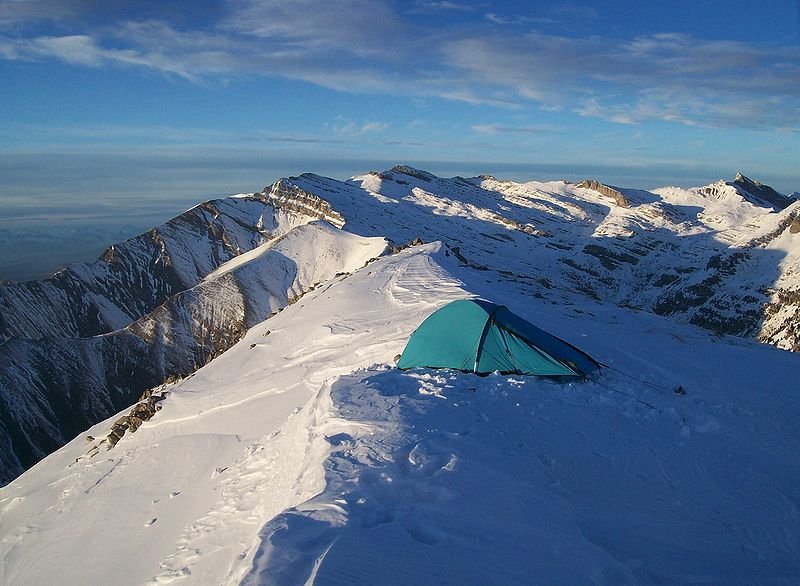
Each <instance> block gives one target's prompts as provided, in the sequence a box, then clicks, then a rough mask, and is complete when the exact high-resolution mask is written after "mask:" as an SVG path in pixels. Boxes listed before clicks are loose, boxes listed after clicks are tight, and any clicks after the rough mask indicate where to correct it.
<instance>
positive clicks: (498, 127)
mask: <svg viewBox="0 0 800 586" xmlns="http://www.w3.org/2000/svg"><path fill="white" fill-rule="evenodd" d="M472 130H474V131H475V132H477V133H479V134H548V133H553V132H556V131H557V129H556V128H555V127H553V126H547V125H544V124H539V125H533V126H531V125H522V126H509V125H503V124H476V125H474V126H472Z"/></svg>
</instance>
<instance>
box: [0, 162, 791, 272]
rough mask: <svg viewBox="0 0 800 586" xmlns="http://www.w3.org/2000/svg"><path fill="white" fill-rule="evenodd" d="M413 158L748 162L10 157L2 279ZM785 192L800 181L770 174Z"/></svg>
mask: <svg viewBox="0 0 800 586" xmlns="http://www.w3.org/2000/svg"><path fill="white" fill-rule="evenodd" d="M398 163H407V164H411V165H414V166H415V167H418V168H422V169H426V170H429V171H431V172H433V173H435V174H437V175H439V176H443V177H444V176H454V175H462V176H466V177H470V176H475V175H479V174H491V175H495V176H497V177H498V178H505V179H512V180H515V181H531V180H537V181H547V180H557V179H566V180H569V181H580V180H582V179H586V178H596V179H598V180H600V181H603V182H605V183H609V184H612V185H617V186H621V187H632V188H640V189H652V188H655V187H660V186H664V185H678V186H682V187H692V186H700V185H706V184H708V183H711V182H713V181H716V180H718V179H726V180H732V179H733V177H734V175H735V174H736V171H737V170H738V169H735V168H731V169H705V168H683V169H681V168H675V167H667V166H665V167H663V168H661V167H656V166H650V167H636V166H631V167H629V168H621V167H607V168H601V167H600V166H597V165H587V164H583V165H581V164H574V165H571V164H568V163H564V164H555V163H550V164H537V163H530V164H521V163H516V164H509V163H491V162H486V163H481V162H465V163H458V162H442V161H415V160H394V161H389V160H386V161H381V160H335V159H329V160H294V161H290V160H283V159H281V158H274V157H273V158H270V157H269V156H267V155H262V156H259V155H255V154H252V153H250V154H248V153H224V154H222V155H219V154H217V155H212V154H207V153H203V154H198V155H196V156H191V157H187V156H177V155H170V154H164V155H144V154H108V155H97V154H93V155H89V154H49V155H34V154H25V155H6V156H5V157H3V158H2V159H1V160H0V201H2V203H3V205H2V207H0V246H2V248H3V249H4V251H5V254H3V255H2V256H0V279H8V280H17V281H19V280H29V279H39V278H45V277H47V276H49V275H50V274H52V273H53V272H54V271H56V270H58V269H60V268H63V267H65V266H66V265H68V264H70V263H74V262H85V261H90V260H94V259H95V258H97V257H98V256H99V255H100V254H101V253H102V252H103V250H104V249H105V248H107V247H108V246H109V245H110V244H113V243H115V242H119V241H122V240H124V239H126V238H130V237H132V236H135V235H137V234H140V233H141V232H144V231H146V230H148V229H149V228H152V227H153V226H156V225H158V224H161V223H163V222H165V221H166V220H168V219H170V218H172V217H174V216H176V215H178V214H180V213H181V212H182V211H184V210H186V209H188V208H190V207H192V206H194V205H196V204H198V203H201V202H203V201H206V200H208V199H213V198H216V197H221V196H226V195H232V194H235V193H244V192H248V193H249V192H254V191H259V190H261V189H262V188H263V187H265V186H266V185H269V184H271V183H273V182H274V181H275V180H276V179H278V178H279V177H286V176H291V175H299V174H301V173H306V172H309V173H316V174H318V175H325V176H328V177H333V178H335V179H347V178H348V177H350V176H352V175H358V174H362V173H366V172H367V171H370V170H384V169H388V168H390V167H392V166H394V165H396V164H398ZM742 172H744V173H745V174H747V175H749V176H751V177H752V178H754V179H759V180H761V181H762V182H764V183H767V184H769V185H771V186H773V187H775V188H776V189H778V191H781V192H783V193H791V192H792V191H794V190H796V189H798V188H800V186H795V185H792V184H790V183H789V181H790V180H789V179H787V178H781V177H775V178H773V177H761V176H759V174H758V170H750V169H742Z"/></svg>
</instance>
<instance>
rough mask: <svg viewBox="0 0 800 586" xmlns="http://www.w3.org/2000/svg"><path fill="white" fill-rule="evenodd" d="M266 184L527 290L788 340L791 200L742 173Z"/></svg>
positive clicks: (794, 250) (791, 331)
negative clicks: (637, 184)
mask: <svg viewBox="0 0 800 586" xmlns="http://www.w3.org/2000/svg"><path fill="white" fill-rule="evenodd" d="M278 183H279V184H280V187H281V191H282V192H284V193H286V194H287V196H286V199H284V205H286V204H288V203H289V201H291V196H290V195H288V194H291V193H295V194H302V196H301V197H300V199H299V202H300V203H302V202H304V201H308V200H313V201H315V202H317V203H316V205H317V206H320V205H325V206H326V207H325V209H333V210H336V211H337V212H338V213H339V214H340V215H341V217H342V218H343V219H344V221H345V222H346V225H347V229H348V230H351V231H354V232H356V233H358V234H362V235H370V236H373V235H379V234H380V235H383V236H386V237H387V238H389V239H390V240H392V241H394V242H407V241H409V240H411V239H413V238H415V237H421V238H422V239H423V240H425V241H431V240H443V241H445V242H447V243H448V244H449V245H450V246H451V247H453V248H455V249H457V250H458V252H459V254H461V255H462V257H463V258H464V259H465V261H466V262H468V263H471V264H472V265H473V266H476V267H483V268H486V267H496V272H497V275H498V279H499V281H504V280H519V279H522V280H527V281H528V282H529V283H530V285H531V287H532V290H534V291H535V292H536V293H537V294H540V295H548V296H551V295H552V292H551V291H549V290H550V289H551V288H555V289H560V290H563V291H570V292H573V291H576V290H577V291H580V292H582V293H583V294H585V295H587V296H589V297H590V298H593V299H598V300H599V299H602V300H606V301H612V302H615V303H617V304H619V305H624V306H633V307H636V308H639V309H645V310H649V311H654V312H656V313H659V314H661V315H671V316H675V317H677V318H679V319H683V320H686V321H689V322H691V323H693V324H696V325H700V326H702V327H706V328H708V329H711V330H712V331H714V332H716V333H719V334H733V335H738V336H751V337H757V338H759V339H761V340H763V341H767V342H770V343H773V344H777V345H779V346H781V347H784V348H787V349H797V348H798V347H800V338H798V336H797V331H798V326H797V321H798V319H797V317H796V316H797V311H798V307H797V305H796V303H794V302H793V301H789V302H788V306H787V300H791V299H794V298H795V297H796V296H797V294H796V293H795V292H796V291H798V289H800V281H799V280H798V279H800V277H798V276H797V274H798V273H797V272H796V271H795V268H796V267H797V265H798V262H800V261H799V259H798V255H800V244H799V243H800V237H798V236H795V234H797V232H796V230H797V219H796V215H795V214H796V211H795V208H796V207H797V205H799V204H797V203H796V202H794V203H793V202H792V200H791V199H789V198H786V197H785V196H781V195H780V194H777V192H774V190H771V188H769V187H768V186H764V185H761V184H759V183H757V182H754V181H752V180H750V179H747V178H746V177H744V176H742V175H737V178H736V179H735V180H734V181H733V182H724V181H720V182H718V183H715V184H712V185H708V186H705V187H700V188H692V189H682V188H674V187H671V188H662V189H656V190H653V191H643V190H631V189H625V188H615V187H609V186H606V185H603V184H602V183H600V182H597V181H594V180H587V181H584V182H582V183H579V184H577V185H572V184H568V183H565V182H550V183H538V182H529V183H525V184H519V183H514V182H510V181H502V180H497V179H496V178H494V177H490V176H482V177H477V178H473V179H464V178H461V177H455V178H451V179H442V178H438V177H435V176H434V175H432V174H430V173H427V172H425V171H419V170H416V169H412V168H409V167H407V166H398V167H395V168H393V169H391V170H389V171H385V172H381V173H369V174H367V175H363V176H358V177H354V178H353V179H351V180H350V181H347V182H340V181H335V180H332V179H326V178H324V177H319V176H315V175H311V174H305V175H302V176H300V177H295V178H289V179H282V180H280V181H279V182H278ZM276 185H277V184H276ZM273 189H274V187H267V188H265V190H264V193H265V194H266V193H270V192H271V191H272V190H273ZM747 189H750V190H752V191H754V192H756V194H755V195H754V194H753V193H751V192H749V191H747ZM773 192H774V193H773ZM765 194H766V195H765ZM775 194H777V195H775ZM778 196H780V198H783V200H781V201H780V202H778ZM770 199H771V200H772V201H769V200H770ZM318 200H323V201H324V202H325V204H320V203H319V202H318ZM775 202H778V203H780V204H781V205H778V204H777V203H775ZM300 203H298V205H300ZM784 204H785V205H784ZM781 208H782V209H781ZM793 226H794V227H793ZM793 230H795V231H793ZM495 255H499V256H500V258H502V267H500V266H498V262H497V260H494V259H493V257H494V256H495ZM776 305H779V306H780V307H781V311H776V309H775V307H776Z"/></svg>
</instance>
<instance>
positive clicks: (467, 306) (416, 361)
mask: <svg viewBox="0 0 800 586" xmlns="http://www.w3.org/2000/svg"><path fill="white" fill-rule="evenodd" d="M397 366H398V368H400V369H403V370H405V369H409V368H415V367H429V368H454V369H457V370H463V371H467V372H475V373H477V374H488V373H490V372H494V371H499V372H501V373H504V374H529V375H537V376H554V377H581V378H584V377H586V376H589V375H591V374H593V373H594V372H596V371H597V370H599V368H600V364H599V363H598V362H597V361H596V360H594V359H593V358H592V357H591V356H589V355H588V354H586V353H584V352H582V351H581V350H578V349H577V348H575V347H574V346H572V345H571V344H568V343H567V342H565V341H564V340H562V339H560V338H557V337H555V336H553V335H552V334H548V333H547V332H545V331H544V330H541V329H539V328H537V327H536V326H535V325H533V324H532V323H530V322H528V321H526V320H524V319H522V318H521V317H519V316H518V315H516V314H514V313H512V312H511V311H510V310H509V309H508V308H507V307H505V306H504V305H496V304H494V303H491V302H489V301H484V300H482V299H460V300H458V301H453V302H451V303H448V304H447V305H445V306H444V307H442V308H441V309H439V310H437V311H435V312H434V313H432V314H431V315H430V316H428V318H427V319H426V320H425V321H424V322H422V324H421V325H420V326H419V327H418V328H417V329H416V331H415V332H414V333H413V334H412V335H411V338H410V339H409V340H408V343H407V344H406V348H405V350H403V354H402V355H401V357H400V361H399V362H398V364H397Z"/></svg>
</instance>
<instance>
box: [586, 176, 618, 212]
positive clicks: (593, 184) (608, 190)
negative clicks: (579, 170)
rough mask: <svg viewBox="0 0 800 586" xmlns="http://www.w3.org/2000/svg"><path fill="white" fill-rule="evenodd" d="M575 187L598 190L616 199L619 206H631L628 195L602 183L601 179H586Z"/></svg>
mask: <svg viewBox="0 0 800 586" xmlns="http://www.w3.org/2000/svg"><path fill="white" fill-rule="evenodd" d="M575 187H583V188H585V189H591V190H593V191H596V192H597V193H599V194H601V195H605V196H606V197H610V198H611V199H613V200H614V202H615V203H616V204H617V205H618V206H620V207H622V208H629V207H631V202H630V200H628V198H627V197H625V196H624V195H622V193H621V192H620V191H619V190H617V189H614V188H613V187H610V186H608V185H604V184H603V183H600V182H599V181H595V180H594V179H584V180H583V181H581V182H580V183H578V184H577V185H576V186H575Z"/></svg>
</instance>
